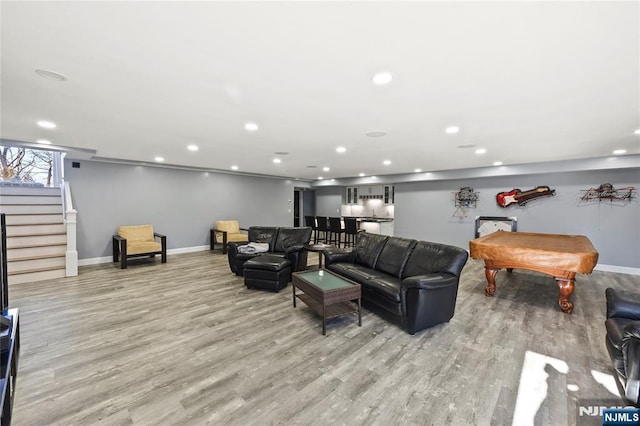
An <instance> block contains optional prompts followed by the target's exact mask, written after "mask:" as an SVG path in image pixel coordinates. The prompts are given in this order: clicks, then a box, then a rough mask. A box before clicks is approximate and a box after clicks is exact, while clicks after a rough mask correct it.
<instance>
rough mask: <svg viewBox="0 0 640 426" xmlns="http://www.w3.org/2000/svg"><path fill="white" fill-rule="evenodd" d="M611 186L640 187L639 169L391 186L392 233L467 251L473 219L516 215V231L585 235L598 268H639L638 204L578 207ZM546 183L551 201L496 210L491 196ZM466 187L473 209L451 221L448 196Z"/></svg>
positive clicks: (602, 203)
mask: <svg viewBox="0 0 640 426" xmlns="http://www.w3.org/2000/svg"><path fill="white" fill-rule="evenodd" d="M602 183H611V184H613V185H614V187H616V188H620V187H625V186H634V187H636V188H640V169H625V170H607V171H588V172H571V173H552V174H537V175H528V176H509V177H492V178H476V179H457V180H447V181H435V182H428V181H425V182H413V183H399V184H396V185H395V195H396V197H395V231H394V232H395V235H397V236H401V237H407V238H416V239H424V240H429V241H438V242H444V243H448V244H453V245H457V246H460V247H463V248H466V249H468V247H469V240H470V239H472V238H473V237H474V229H475V225H474V220H475V216H516V217H517V218H518V230H519V231H523V232H543V233H558V234H576V235H578V234H579V235H586V236H587V237H589V239H590V240H591V242H592V243H593V245H594V246H595V248H596V249H597V250H598V252H599V253H600V259H599V263H600V264H605V265H614V266H624V267H632V268H640V203H639V202H638V198H635V199H633V200H632V201H631V203H626V204H625V205H620V204H612V203H609V202H605V201H602V202H600V203H589V204H584V203H581V202H579V197H580V195H581V194H584V192H582V190H584V189H588V188H589V187H598V186H599V185H600V184H602ZM539 185H548V186H550V187H551V188H553V189H555V190H556V195H555V196H554V197H547V198H540V199H537V200H534V201H531V202H530V203H528V204H527V205H526V206H522V207H521V206H516V207H514V206H511V207H509V208H506V209H503V208H500V207H498V206H497V204H496V201H495V195H496V194H497V193H499V192H503V191H509V190H511V189H513V188H520V189H521V190H523V191H524V190H527V189H532V188H534V187H536V186H539ZM465 186H470V187H472V188H474V190H475V191H476V192H479V193H480V200H479V202H478V204H477V208H475V209H469V210H468V216H467V217H466V218H464V219H459V218H456V217H453V216H452V215H453V213H454V211H455V207H454V205H453V193H454V192H456V191H457V190H459V189H460V188H461V187H465Z"/></svg>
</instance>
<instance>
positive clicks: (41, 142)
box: [36, 139, 51, 145]
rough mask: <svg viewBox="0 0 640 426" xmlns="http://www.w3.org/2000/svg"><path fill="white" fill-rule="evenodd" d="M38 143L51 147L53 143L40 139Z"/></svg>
mask: <svg viewBox="0 0 640 426" xmlns="http://www.w3.org/2000/svg"><path fill="white" fill-rule="evenodd" d="M36 142H38V143H40V144H42V145H51V141H48V140H46V139H38V140H37V141H36Z"/></svg>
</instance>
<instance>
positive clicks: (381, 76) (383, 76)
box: [373, 72, 393, 86]
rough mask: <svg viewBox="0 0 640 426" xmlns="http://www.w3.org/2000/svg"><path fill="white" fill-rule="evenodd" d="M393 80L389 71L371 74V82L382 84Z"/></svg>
mask: <svg viewBox="0 0 640 426" xmlns="http://www.w3.org/2000/svg"><path fill="white" fill-rule="evenodd" d="M391 80H393V75H391V73H390V72H379V73H378V74H376V75H374V76H373V84H377V85H379V86H380V85H383V84H389V83H391Z"/></svg>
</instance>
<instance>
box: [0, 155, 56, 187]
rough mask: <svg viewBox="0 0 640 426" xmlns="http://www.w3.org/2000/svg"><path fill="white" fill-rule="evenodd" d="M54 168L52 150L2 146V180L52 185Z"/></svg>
mask: <svg viewBox="0 0 640 426" xmlns="http://www.w3.org/2000/svg"><path fill="white" fill-rule="evenodd" d="M52 169H53V154H52V153H51V151H41V150H38V149H31V148H21V147H11V146H0V182H2V181H5V182H11V183H14V184H18V185H19V184H20V183H25V184H36V185H37V184H41V185H43V186H51V178H52ZM37 186H40V185H37Z"/></svg>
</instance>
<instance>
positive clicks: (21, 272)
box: [8, 266, 66, 276]
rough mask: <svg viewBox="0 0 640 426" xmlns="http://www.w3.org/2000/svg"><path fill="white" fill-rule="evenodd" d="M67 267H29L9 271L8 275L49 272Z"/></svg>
mask: <svg viewBox="0 0 640 426" xmlns="http://www.w3.org/2000/svg"><path fill="white" fill-rule="evenodd" d="M65 269H66V267H65V266H55V267H45V268H33V269H29V270H26V271H13V272H9V273H8V275H9V276H13V275H23V274H30V273H33V272H49V271H63V270H65Z"/></svg>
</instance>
